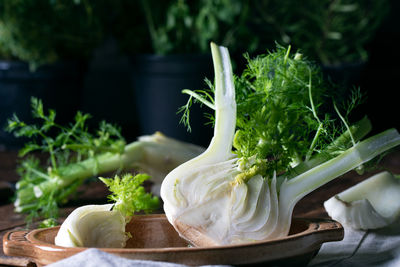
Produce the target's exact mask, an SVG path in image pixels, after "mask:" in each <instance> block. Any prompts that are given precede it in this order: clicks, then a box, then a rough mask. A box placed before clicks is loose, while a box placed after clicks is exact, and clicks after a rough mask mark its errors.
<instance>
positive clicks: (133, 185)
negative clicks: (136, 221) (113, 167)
mask: <svg viewBox="0 0 400 267" xmlns="http://www.w3.org/2000/svg"><path fill="white" fill-rule="evenodd" d="M99 179H100V180H101V181H102V182H103V183H104V184H105V185H106V186H107V187H108V190H109V191H110V192H111V193H112V194H111V195H109V196H108V198H109V199H110V200H111V201H113V202H115V205H114V207H113V209H116V210H119V211H120V212H121V213H122V214H123V215H124V216H127V217H131V216H133V214H134V213H135V212H138V211H144V212H146V213H148V212H151V211H154V210H156V209H157V208H159V206H160V202H159V199H158V198H157V197H156V196H152V195H151V194H150V193H147V192H146V191H145V189H144V187H143V186H142V184H143V182H144V181H146V180H148V179H150V176H149V175H147V174H142V173H141V174H137V175H135V176H132V174H125V175H124V176H122V178H120V177H119V176H118V175H116V176H115V177H114V179H112V178H102V177H101V178H99Z"/></svg>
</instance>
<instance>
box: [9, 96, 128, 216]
mask: <svg viewBox="0 0 400 267" xmlns="http://www.w3.org/2000/svg"><path fill="white" fill-rule="evenodd" d="M31 107H32V116H33V118H34V119H35V122H34V123H32V124H28V123H25V122H23V121H21V120H20V119H19V118H18V116H17V115H15V114H14V116H13V117H12V118H11V119H9V120H8V126H7V128H6V130H7V131H9V132H13V133H14V135H15V136H17V137H27V138H29V140H30V141H29V142H27V143H26V144H25V146H24V147H23V148H22V149H21V150H20V152H19V155H20V156H21V157H24V159H23V160H22V161H21V162H20V166H19V168H18V173H19V175H20V176H21V180H20V181H19V182H18V183H17V193H16V201H15V206H16V210H17V211H18V212H29V213H30V215H29V216H28V220H32V219H33V218H35V217H39V216H43V217H45V218H57V215H58V206H59V205H60V204H61V203H64V202H65V201H66V200H67V198H68V196H70V195H71V194H72V193H74V192H76V189H77V188H78V187H79V185H81V184H82V182H83V181H84V179H86V178H88V176H91V175H96V174H97V173H98V171H99V168H100V167H99V159H100V157H102V156H104V154H107V153H108V154H122V153H123V152H124V149H125V144H126V142H125V140H124V138H123V137H122V136H121V134H120V130H119V128H117V127H116V126H114V125H112V124H109V123H106V122H104V121H102V122H101V123H100V125H99V128H98V130H97V131H96V132H95V133H91V132H90V131H89V129H88V127H87V126H86V122H87V120H88V119H90V115H89V114H83V113H81V112H77V114H76V116H75V119H74V122H73V123H72V124H70V125H69V126H62V125H59V124H58V123H57V122H56V112H55V111H54V110H52V109H49V110H48V112H45V110H44V108H43V103H42V101H41V100H39V99H37V98H32V99H31ZM41 153H44V154H45V155H48V162H46V163H45V164H42V163H43V162H42V161H41V158H43V156H41Z"/></svg>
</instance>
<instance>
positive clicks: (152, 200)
mask: <svg viewBox="0 0 400 267" xmlns="http://www.w3.org/2000/svg"><path fill="white" fill-rule="evenodd" d="M149 178H150V177H149V176H148V175H145V174H138V175H136V176H135V177H132V175H130V174H126V175H124V176H123V177H122V178H121V179H120V178H119V177H118V176H115V178H114V179H109V178H100V180H101V181H103V182H104V183H105V184H106V185H107V186H108V187H109V190H110V191H111V192H112V193H113V194H111V195H110V196H109V199H111V200H113V201H114V202H115V203H114V204H105V205H86V206H82V207H79V208H77V209H75V210H74V211H73V212H72V213H71V214H70V215H69V216H68V217H67V219H66V220H65V221H64V222H63V224H62V225H61V227H60V229H59V231H58V233H57V236H56V237H55V244H56V245H57V246H64V247H99V248H124V247H125V245H126V241H127V240H128V239H129V238H130V234H129V233H126V232H125V226H126V224H127V223H129V221H130V220H131V218H132V216H133V215H134V213H135V212H136V211H140V210H143V211H145V212H149V211H151V210H154V209H156V208H157V207H158V205H159V201H158V198H156V197H152V196H151V194H148V193H146V192H145V190H144V188H143V187H142V186H141V184H142V183H143V181H145V180H147V179H149Z"/></svg>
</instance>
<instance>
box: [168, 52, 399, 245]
mask: <svg viewBox="0 0 400 267" xmlns="http://www.w3.org/2000/svg"><path fill="white" fill-rule="evenodd" d="M211 50H212V56H213V62H214V71H215V91H214V103H213V105H214V109H215V124H214V136H213V138H212V140H211V142H210V145H209V147H208V148H207V149H206V151H205V152H204V153H202V154H201V155H199V156H198V157H196V158H194V159H192V160H189V161H188V162H185V163H183V164H181V165H180V166H178V167H177V168H175V169H174V170H173V171H171V172H170V173H169V174H168V175H167V176H166V178H165V179H164V181H163V183H162V185H161V197H162V199H163V202H164V211H165V214H166V216H167V218H168V220H169V222H170V223H171V224H172V225H173V226H174V227H175V229H176V230H177V231H178V232H179V233H180V235H181V236H182V237H183V238H186V239H187V240H188V241H190V242H191V243H192V244H193V245H195V246H217V245H226V244H238V243H244V242H252V241H259V240H266V239H271V238H277V237H282V236H286V235H287V234H288V232H289V229H290V224H291V216H292V211H293V208H294V206H295V204H296V203H297V202H298V201H299V200H300V199H301V198H302V197H303V196H304V195H306V194H308V193H309V192H311V191H313V190H314V189H316V188H318V187H319V186H321V185H323V184H325V183H327V182H329V181H330V180H332V179H334V178H336V177H338V176H340V175H342V174H344V173H345V172H347V171H349V170H351V169H354V168H356V167H358V166H360V165H361V164H362V163H364V162H366V161H368V160H370V159H372V158H374V157H375V156H376V155H378V154H380V153H381V152H383V151H385V150H387V149H389V148H391V147H393V146H396V145H398V144H400V135H399V134H398V133H397V131H396V130H388V131H386V132H384V133H382V134H379V135H376V136H373V137H370V138H368V139H366V140H364V141H361V142H358V143H356V144H354V146H352V147H351V148H349V149H347V150H345V151H344V152H342V153H340V154H339V155H338V156H335V157H333V158H331V159H329V160H325V161H323V162H320V161H318V160H317V161H318V164H319V165H318V164H315V165H316V166H310V167H309V168H306V169H305V170H304V169H303V171H302V172H301V173H298V174H296V175H294V176H293V177H291V178H290V179H289V176H288V177H287V178H286V176H285V174H281V175H280V176H278V175H276V174H275V173H273V174H272V175H270V176H266V175H265V176H263V175H261V174H262V172H261V171H260V169H261V167H260V166H262V165H257V162H261V163H264V162H266V161H267V159H266V160H265V161H263V160H261V161H257V160H253V159H252V158H247V159H243V158H240V157H238V155H237V153H235V152H234V151H232V145H233V142H234V136H235V129H236V108H237V105H236V101H235V87H234V82H233V80H234V79H233V75H232V68H231V64H230V58H229V53H228V50H227V49H226V48H225V47H218V46H217V45H215V44H211ZM278 141H279V140H278ZM259 143H262V142H261V141H260V142H259ZM317 161H315V162H317ZM311 165H312V164H311ZM302 168H303V166H302Z"/></svg>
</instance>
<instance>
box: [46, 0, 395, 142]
mask: <svg viewBox="0 0 400 267" xmlns="http://www.w3.org/2000/svg"><path fill="white" fill-rule="evenodd" d="M399 12H400V3H399V2H398V1H396V0H392V1H391V9H390V12H389V14H388V15H387V17H386V18H385V20H384V21H383V23H382V24H381V26H380V27H379V29H378V31H377V33H376V35H375V37H374V38H373V39H372V41H371V42H370V43H368V44H367V51H368V52H369V60H368V61H367V62H366V64H365V65H364V66H363V68H362V69H361V72H360V75H359V77H358V78H357V79H355V80H354V83H353V84H354V86H359V87H360V88H361V91H362V92H363V93H364V94H365V95H366V100H365V102H364V104H363V105H362V106H361V107H360V108H359V110H358V112H359V113H360V114H367V115H368V116H369V118H370V119H371V121H372V124H373V132H374V133H376V132H380V131H382V130H385V129H388V128H392V127H394V128H397V129H400V119H399V116H398V114H399V97H398V93H397V92H398V91H399V90H400V85H399V78H400V65H399V62H400V54H399V49H398V47H399V41H400V27H399V26H400V16H399ZM262 49H263V47H259V50H262ZM238 64H239V66H238V67H239V69H240V68H241V67H243V66H240V64H241V62H239V63H238ZM131 71H132V64H131V62H130V57H129V56H127V55H125V54H124V53H122V52H121V51H120V50H119V49H118V45H117V44H116V42H115V40H113V39H112V38H109V39H108V40H107V41H106V42H105V43H103V44H102V45H101V46H100V47H99V48H98V49H96V51H95V53H94V54H93V57H92V59H91V61H90V63H89V66H88V71H87V73H86V75H85V78H84V87H83V90H82V92H81V96H77V97H76V102H77V103H74V104H75V105H71V106H79V107H80V108H79V109H80V110H82V111H84V112H88V113H91V114H92V115H93V120H92V124H93V125H95V124H97V122H98V121H100V120H106V121H108V122H112V123H116V124H118V125H120V126H121V128H122V133H123V135H124V136H125V137H126V139H127V140H128V141H133V140H135V139H136V137H137V136H138V135H139V134H140V131H139V129H138V120H137V114H136V107H135V104H134V93H133V88H132V85H131ZM209 78H211V79H212V77H209ZM182 89H183V88H182ZM155 97H156V96H155ZM45 104H46V103H45ZM178 108H179V107H178V106H177V107H176V110H178ZM205 111H206V110H205ZM154 112H157V106H154ZM176 127H177V128H183V127H184V126H183V125H179V124H177V125H176ZM205 127H210V126H205ZM203 145H204V144H203Z"/></svg>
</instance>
